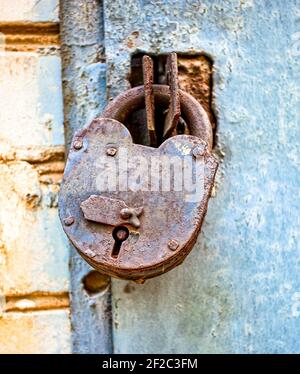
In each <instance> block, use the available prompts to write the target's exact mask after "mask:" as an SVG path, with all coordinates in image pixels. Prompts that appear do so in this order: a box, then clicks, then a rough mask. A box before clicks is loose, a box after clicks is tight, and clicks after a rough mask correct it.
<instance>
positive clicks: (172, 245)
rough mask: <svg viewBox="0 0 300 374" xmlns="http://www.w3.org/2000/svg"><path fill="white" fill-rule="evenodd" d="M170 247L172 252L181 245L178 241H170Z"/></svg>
mask: <svg viewBox="0 0 300 374" xmlns="http://www.w3.org/2000/svg"><path fill="white" fill-rule="evenodd" d="M168 247H169V248H170V249H171V251H176V249H177V248H178V247H179V243H178V241H177V240H174V239H172V240H169V242H168Z"/></svg>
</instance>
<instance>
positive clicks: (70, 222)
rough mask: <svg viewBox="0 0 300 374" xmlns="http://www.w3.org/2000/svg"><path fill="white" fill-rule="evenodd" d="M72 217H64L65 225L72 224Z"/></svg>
mask: <svg viewBox="0 0 300 374" xmlns="http://www.w3.org/2000/svg"><path fill="white" fill-rule="evenodd" d="M74 221H75V220H74V217H72V216H69V217H66V218H65V219H64V224H65V225H66V226H71V225H73V223H74Z"/></svg>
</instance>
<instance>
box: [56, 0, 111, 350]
mask: <svg viewBox="0 0 300 374" xmlns="http://www.w3.org/2000/svg"><path fill="white" fill-rule="evenodd" d="M102 10H103V9H102V1H96V0H84V1H83V0H82V1H75V0H65V1H61V4H60V18H61V35H62V57H63V85H64V111H65V134H66V142H67V145H69V144H70V142H71V140H72V136H73V134H74V131H76V130H78V129H79V128H81V127H82V126H84V125H85V124H86V123H88V122H90V121H91V120H92V119H93V118H95V117H96V116H97V115H99V114H100V113H101V111H102V110H103V108H104V106H105V101H106V99H105V91H106V88H105V83H106V79H105V74H106V65H105V63H104V57H103V12H102ZM70 270H71V311H72V314H71V320H72V330H73V337H72V351H73V352H74V353H109V352H111V350H112V346H111V344H112V342H111V307H110V286H109V282H110V279H109V278H108V277H103V279H99V278H97V277H95V276H94V275H93V273H90V274H91V275H92V276H91V277H90V278H89V279H90V281H89V282H83V280H84V279H86V276H87V275H88V274H89V272H90V271H91V267H90V266H89V265H88V264H87V263H86V262H85V261H84V260H83V259H82V258H81V257H80V256H79V255H78V254H77V252H76V250H75V249H74V248H71V269H70ZM84 283H86V284H89V283H90V284H89V289H90V290H92V291H93V292H92V294H91V293H89V292H87V290H86V289H85V288H84ZM95 288H97V289H98V292H95Z"/></svg>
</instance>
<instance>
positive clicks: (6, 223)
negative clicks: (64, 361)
mask: <svg viewBox="0 0 300 374" xmlns="http://www.w3.org/2000/svg"><path fill="white" fill-rule="evenodd" d="M0 10H1V11H0V33H1V34H0V36H1V37H0V43H1V45H0V106H1V111H0V205H1V210H0V353H68V352H70V350H71V342H70V340H71V339H70V335H71V332H70V320H69V270H68V260H69V258H68V257H69V256H68V246H67V245H66V239H65V237H64V235H63V233H62V230H61V228H60V225H59V222H58V216H57V192H58V188H59V183H60V180H61V177H62V172H63V165H64V161H63V160H64V130H63V100H62V87H61V58H60V48H59V24H58V11H59V9H58V1H57V0H41V1H34V0H19V1H18V6H17V7H16V6H15V4H14V2H11V1H9V0H0Z"/></svg>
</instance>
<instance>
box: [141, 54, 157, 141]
mask: <svg viewBox="0 0 300 374" xmlns="http://www.w3.org/2000/svg"><path fill="white" fill-rule="evenodd" d="M143 78H144V90H145V108H146V116H147V128H148V132H149V138H150V145H151V146H154V147H155V146H156V144H157V139H156V132H155V109H154V94H153V80H154V71H153V61H152V58H151V57H149V56H144V57H143Z"/></svg>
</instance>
